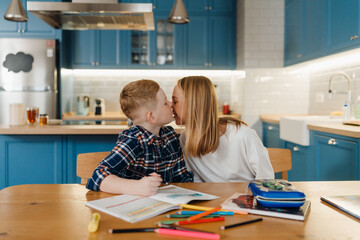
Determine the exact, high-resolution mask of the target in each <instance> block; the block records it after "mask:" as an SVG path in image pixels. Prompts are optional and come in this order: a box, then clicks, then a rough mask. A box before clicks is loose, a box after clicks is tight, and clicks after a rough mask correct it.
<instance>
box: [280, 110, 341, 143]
mask: <svg viewBox="0 0 360 240" xmlns="http://www.w3.org/2000/svg"><path fill="white" fill-rule="evenodd" d="M337 122H338V123H340V122H342V119H339V118H331V117H330V116H317V115H312V116H288V117H282V118H280V138H281V139H283V140H286V141H289V142H293V143H297V144H300V145H303V146H309V143H310V138H309V129H308V128H307V125H308V124H317V123H337Z"/></svg>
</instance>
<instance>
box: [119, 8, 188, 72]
mask: <svg viewBox="0 0 360 240" xmlns="http://www.w3.org/2000/svg"><path fill="white" fill-rule="evenodd" d="M167 18H168V16H167V15H166V16H164V15H162V16H159V15H156V16H155V17H154V24H155V31H129V33H128V36H127V39H128V40H127V41H130V43H131V48H128V49H127V53H126V56H127V57H126V59H127V63H126V66H127V67H128V68H152V69H153V68H161V69H166V68H169V69H174V68H178V67H179V66H180V63H179V59H180V56H181V53H180V52H179V50H180V49H181V44H182V43H181V41H180V40H181V39H180V38H181V36H182V33H181V29H182V26H179V25H175V24H171V23H169V22H168V21H167Z"/></svg>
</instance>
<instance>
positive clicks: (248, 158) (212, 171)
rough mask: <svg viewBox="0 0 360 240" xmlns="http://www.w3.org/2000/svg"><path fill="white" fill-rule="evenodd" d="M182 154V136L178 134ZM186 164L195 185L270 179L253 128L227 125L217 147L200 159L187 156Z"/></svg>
mask: <svg viewBox="0 0 360 240" xmlns="http://www.w3.org/2000/svg"><path fill="white" fill-rule="evenodd" d="M180 139H181V145H182V147H183V151H184V152H185V150H186V149H184V144H185V133H182V134H181V137H180ZM186 164H187V167H188V168H189V170H192V171H193V173H194V181H195V182H245V181H250V180H254V179H273V178H274V171H273V168H272V166H271V163H270V159H269V154H268V151H267V149H266V148H265V147H264V145H263V143H262V141H261V140H260V138H259V136H258V135H257V134H256V132H255V131H254V130H253V129H250V128H249V127H247V126H246V125H244V124H242V125H241V126H239V127H238V128H237V127H236V125H234V124H231V123H228V124H227V127H226V132H225V133H224V134H223V135H222V136H221V137H220V142H219V147H218V148H217V150H216V151H215V152H213V153H209V154H207V155H205V156H203V157H202V158H197V157H187V159H186Z"/></svg>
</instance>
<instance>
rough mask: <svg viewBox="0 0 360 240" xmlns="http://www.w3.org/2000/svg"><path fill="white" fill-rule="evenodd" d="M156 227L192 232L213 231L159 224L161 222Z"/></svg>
mask: <svg viewBox="0 0 360 240" xmlns="http://www.w3.org/2000/svg"><path fill="white" fill-rule="evenodd" d="M158 227H161V228H170V229H176V230H184V231H193V232H206V233H213V232H207V231H203V230H197V229H192V228H184V227H178V226H173V225H167V224H161V223H159V224H158Z"/></svg>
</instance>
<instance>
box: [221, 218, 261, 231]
mask: <svg viewBox="0 0 360 240" xmlns="http://www.w3.org/2000/svg"><path fill="white" fill-rule="evenodd" d="M262 220H263V219H262V218H256V219H253V220H250V221H246V222H241V223H235V224H231V225H227V226H221V227H220V230H225V229H228V228H233V227H238V226H242V225H246V224H249V223H255V222H260V221H262Z"/></svg>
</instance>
